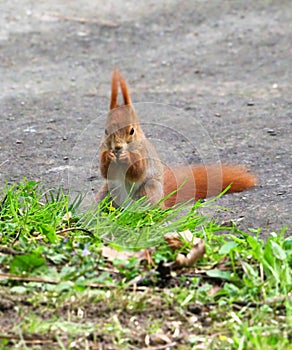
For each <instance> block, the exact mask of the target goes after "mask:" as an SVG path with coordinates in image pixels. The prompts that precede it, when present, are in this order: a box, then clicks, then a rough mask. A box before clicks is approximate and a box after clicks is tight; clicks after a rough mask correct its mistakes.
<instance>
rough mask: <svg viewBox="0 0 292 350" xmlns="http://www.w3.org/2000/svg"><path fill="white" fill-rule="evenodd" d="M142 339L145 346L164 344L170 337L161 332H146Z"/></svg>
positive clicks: (169, 341) (168, 342) (168, 341)
mask: <svg viewBox="0 0 292 350" xmlns="http://www.w3.org/2000/svg"><path fill="white" fill-rule="evenodd" d="M144 341H145V345H146V346H153V345H165V344H170V343H171V340H170V338H169V337H168V336H167V335H165V334H162V333H155V334H147V335H146V336H145V340H144Z"/></svg>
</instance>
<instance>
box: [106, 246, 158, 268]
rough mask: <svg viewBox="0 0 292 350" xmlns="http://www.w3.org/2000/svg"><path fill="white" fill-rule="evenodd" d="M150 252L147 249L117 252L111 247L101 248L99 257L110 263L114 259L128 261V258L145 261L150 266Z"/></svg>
mask: <svg viewBox="0 0 292 350" xmlns="http://www.w3.org/2000/svg"><path fill="white" fill-rule="evenodd" d="M151 253H152V251H150V250H149V249H143V250H140V251H139V252H126V251H118V250H116V249H114V248H112V247H107V246H103V247H102V251H101V255H102V256H103V257H104V258H107V259H108V260H110V261H113V260H115V259H119V260H128V259H130V258H137V259H138V260H147V262H148V263H149V264H152V263H153V262H152V255H151Z"/></svg>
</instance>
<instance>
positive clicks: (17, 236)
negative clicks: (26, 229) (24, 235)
mask: <svg viewBox="0 0 292 350" xmlns="http://www.w3.org/2000/svg"><path fill="white" fill-rule="evenodd" d="M21 232H22V227H20V229H19V230H18V232H17V234H16V236H15V238H14V240H13V242H12V245H14V244H15V243H16V242H17V241H18V238H19V236H20V234H21Z"/></svg>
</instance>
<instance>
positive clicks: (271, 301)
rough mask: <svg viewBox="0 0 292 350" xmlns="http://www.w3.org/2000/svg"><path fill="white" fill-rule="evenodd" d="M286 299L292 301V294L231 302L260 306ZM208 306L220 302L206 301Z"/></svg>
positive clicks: (237, 304) (239, 304) (240, 304)
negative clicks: (256, 300)
mask: <svg viewBox="0 0 292 350" xmlns="http://www.w3.org/2000/svg"><path fill="white" fill-rule="evenodd" d="M286 299H289V300H291V301H292V295H291V294H288V295H278V296H276V297H273V298H269V299H267V300H263V301H260V302H258V303H255V302H248V301H244V300H242V301H233V302H232V303H231V304H232V305H234V306H241V307H243V306H248V307H253V308H254V307H258V306H262V305H271V304H275V303H278V302H283V301H285V300H286ZM205 305H206V306H217V305H218V303H217V302H210V303H206V304H205Z"/></svg>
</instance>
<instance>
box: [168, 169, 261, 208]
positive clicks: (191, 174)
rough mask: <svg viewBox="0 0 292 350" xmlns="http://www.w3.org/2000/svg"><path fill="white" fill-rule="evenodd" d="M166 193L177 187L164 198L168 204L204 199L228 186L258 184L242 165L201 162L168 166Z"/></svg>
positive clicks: (237, 188) (240, 188)
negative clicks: (181, 165) (198, 163)
mask: <svg viewBox="0 0 292 350" xmlns="http://www.w3.org/2000/svg"><path fill="white" fill-rule="evenodd" d="M163 184H164V194H165V196H167V195H168V194H170V193H172V192H173V191H176V190H177V189H178V191H177V192H176V193H175V194H174V195H172V196H171V197H170V198H168V199H167V200H166V201H165V206H166V207H171V206H173V205H174V204H176V203H181V202H186V201H189V200H190V199H195V200H197V199H204V198H207V197H211V196H216V195H218V194H219V193H221V192H222V191H223V190H224V189H225V188H226V187H228V186H229V185H231V187H230V189H229V190H228V191H227V192H228V193H231V192H241V191H244V190H246V189H248V188H250V187H253V186H255V185H256V177H255V176H254V175H253V174H251V173H248V170H247V169H246V168H245V167H243V166H236V165H227V164H223V165H206V166H205V165H200V166H193V165H191V166H189V167H177V168H165V171H164V183H163Z"/></svg>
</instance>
